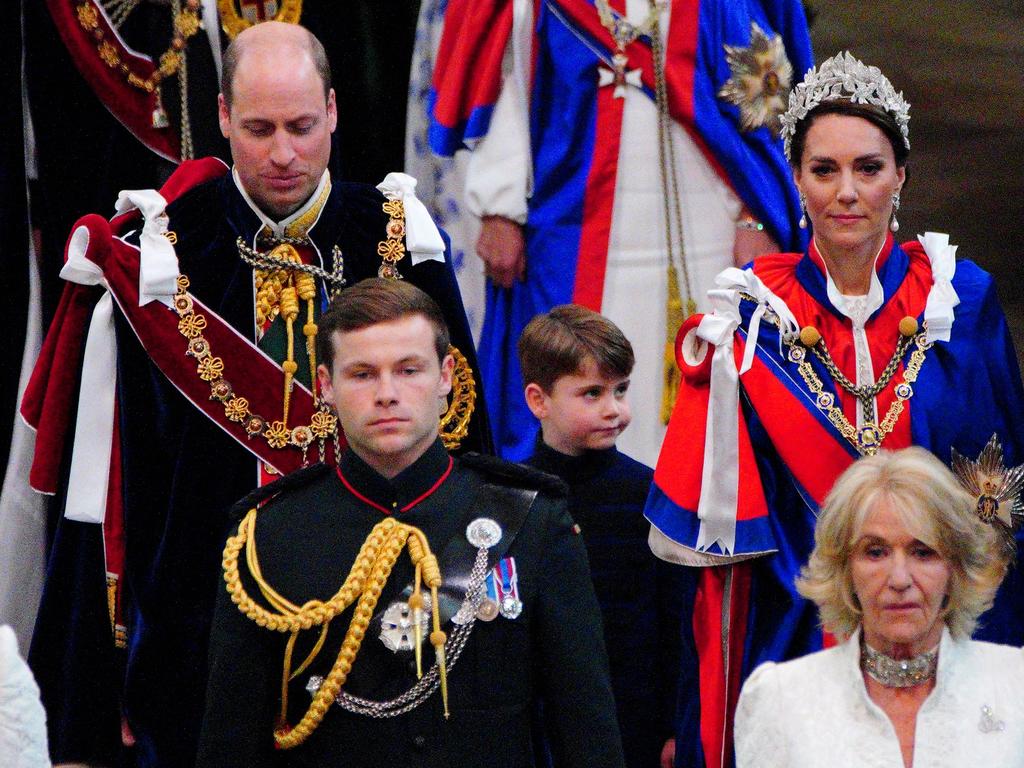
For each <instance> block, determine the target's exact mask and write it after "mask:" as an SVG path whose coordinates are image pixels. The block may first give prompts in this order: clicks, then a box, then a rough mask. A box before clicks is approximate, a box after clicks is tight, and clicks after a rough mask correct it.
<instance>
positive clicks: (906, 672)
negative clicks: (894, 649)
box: [860, 643, 939, 688]
mask: <svg viewBox="0 0 1024 768" xmlns="http://www.w3.org/2000/svg"><path fill="white" fill-rule="evenodd" d="M938 663H939V649H938V647H935V648H933V649H932V650H930V651H926V652H925V653H919V654H918V655H917V656H914V657H912V658H909V659H894V658H892V657H891V656H886V655H885V654H884V653H882V652H881V651H876V650H875V649H874V648H872V647H871V646H870V645H868V644H867V643H861V646H860V668H861V669H863V670H864V671H865V672H867V673H868V676H869V677H871V678H872V679H874V680H876V681H877V682H879V683H881V684H882V685H884V686H885V687H886V688H912V687H914V686H915V685H920V684H921V683H924V682H927V681H928V680H931V679H932V678H934V677H935V670H936V668H937V667H938Z"/></svg>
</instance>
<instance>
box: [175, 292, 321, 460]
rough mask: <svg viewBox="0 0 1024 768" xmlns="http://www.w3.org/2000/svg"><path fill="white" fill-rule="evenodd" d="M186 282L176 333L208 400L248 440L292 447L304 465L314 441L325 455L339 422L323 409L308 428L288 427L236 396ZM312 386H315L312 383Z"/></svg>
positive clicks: (177, 303)
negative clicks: (185, 346) (220, 405)
mask: <svg viewBox="0 0 1024 768" xmlns="http://www.w3.org/2000/svg"><path fill="white" fill-rule="evenodd" d="M188 286H189V280H188V277H186V276H185V275H179V276H178V292H177V294H175V296H174V311H175V312H177V313H178V333H180V334H181V335H182V336H184V337H185V338H186V339H188V350H187V352H186V354H187V355H189V356H190V357H194V358H195V359H196V361H197V363H196V373H197V374H199V378H201V379H202V380H203V381H205V382H208V383H209V385H210V399H211V400H216V401H218V402H220V403H223V405H224V416H225V417H226V418H227V419H228V421H233V422H235V423H236V424H242V425H243V428H244V429H245V433H246V434H247V435H248V436H249V437H250V438H253V437H262V438H263V439H264V440H265V441H266V442H267V444H268V445H269V446H270V447H271V448H277V449H280V448H284V447H286V446H288V445H291V446H294V447H295V448H298V449H300V450H301V451H302V459H303V464H305V460H306V451H307V449H308V448H309V446H310V445H311V444H312V443H313V441H314V440H317V441H319V449H320V457H321V459H323V457H324V455H325V451H324V441H325V440H326V439H327V438H328V437H331V436H336V435H337V426H338V420H337V418H336V417H335V416H334V414H333V413H331V412H330V411H329V410H328V409H327V408H326V407H324V406H321V407H320V409H319V410H317V411H316V412H315V413H314V414H313V416H312V418H311V419H310V423H309V424H308V425H305V424H301V425H299V426H296V427H292V428H289V427H288V426H287V424H286V423H285V421H284V420H282V421H267V420H266V419H265V418H263V417H262V416H260V415H259V414H257V413H254V412H253V411H252V409H251V407H250V404H249V400H248V398H245V397H242V396H240V395H237V394H235V391H234V387H233V386H232V385H231V383H230V382H229V381H228V380H227V379H226V378H225V376H224V374H225V370H224V360H223V359H222V358H219V357H216V356H215V355H214V354H213V350H212V349H211V347H210V342H209V341H207V339H206V337H205V336H203V331H204V330H206V326H207V320H206V316H205V315H202V314H199V313H198V312H196V311H195V308H194V307H195V303H194V299H193V298H192V296H191V295H190V294H189V292H188ZM314 386H315V384H314Z"/></svg>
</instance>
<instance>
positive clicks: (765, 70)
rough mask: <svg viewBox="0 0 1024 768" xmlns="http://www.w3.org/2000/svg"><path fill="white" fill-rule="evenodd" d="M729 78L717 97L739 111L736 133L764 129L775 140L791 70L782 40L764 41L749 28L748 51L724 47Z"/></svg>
mask: <svg viewBox="0 0 1024 768" xmlns="http://www.w3.org/2000/svg"><path fill="white" fill-rule="evenodd" d="M725 58H726V61H728V62H729V69H730V70H731V73H732V77H730V78H729V79H728V80H727V81H726V82H725V85H723V86H722V88H721V90H719V91H718V97H719V98H720V99H724V100H725V101H727V102H729V103H730V104H734V105H735V106H737V107H739V110H740V130H742V131H754V130H756V129H758V128H760V127H761V126H766V127H767V128H768V130H770V131H771V132H772V133H773V134H775V135H776V136H778V135H779V129H780V128H781V127H782V123H781V121H780V120H779V117H780V115H782V113H783V112H785V111H786V107H787V105H788V102H789V91H790V86H791V83H792V79H793V67H792V66H791V65H790V63H789V59H787V58H786V49H785V46H784V45H783V44H782V37H780V36H779V35H775V36H774V37H768V35H766V34H765V33H764V31H763V30H762V29H761V28H760V27H759V26H757V23H756V22H751V25H750V47H748V48H743V47H742V46H738V45H726V46H725Z"/></svg>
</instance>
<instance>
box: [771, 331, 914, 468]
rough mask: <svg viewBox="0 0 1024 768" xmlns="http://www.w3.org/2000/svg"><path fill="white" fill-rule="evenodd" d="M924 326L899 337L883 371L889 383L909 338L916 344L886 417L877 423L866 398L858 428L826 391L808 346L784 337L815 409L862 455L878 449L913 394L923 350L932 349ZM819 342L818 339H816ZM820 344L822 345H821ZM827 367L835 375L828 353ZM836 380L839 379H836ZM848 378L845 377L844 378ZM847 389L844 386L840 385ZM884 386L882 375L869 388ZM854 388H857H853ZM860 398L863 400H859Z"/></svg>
mask: <svg viewBox="0 0 1024 768" xmlns="http://www.w3.org/2000/svg"><path fill="white" fill-rule="evenodd" d="M925 333H926V332H925V330H924V329H922V330H920V331H918V332H917V334H915V335H914V336H913V338H912V339H910V338H908V337H902V338H901V340H900V342H899V344H898V345H897V351H896V354H894V355H893V358H892V360H890V363H889V365H888V366H886V371H889V369H890V368H891V369H892V370H891V371H889V373H888V376H887V378H886V379H885V384H888V383H889V381H890V380H891V379H892V377H893V374H894V372H895V370H896V368H897V367H898V366H899V361H900V360H901V359H902V356H903V355H902V352H905V351H906V349H907V347H908V346H909V344H910V341H911V340H912V341H913V343H914V345H915V346H916V347H917V349H915V350H914V351H913V352H912V353H911V355H910V360H909V361H908V362H907V367H906V369H905V370H904V371H903V381H901V382H899V383H898V384H897V385H896V388H895V392H894V394H895V396H896V397H895V399H894V400H893V401H892V403H891V404H890V405H889V410H888V411H887V412H886V414H885V418H883V419H882V421H881V422H880V423H876V421H875V419H874V418H873V417H874V404H873V403H872V402H871V401H870V400H869V403H870V406H869V407H865V409H864V425H863V426H862V427H860V428H858V427H856V426H854V425H853V424H852V423H850V420H849V419H847V418H846V414H844V413H843V410H842V408H840V407H839V406H838V405H837V404H836V398H835V395H833V394H832V393H831V392H825V391H824V388H823V387H822V384H821V379H819V378H818V374H817V373H815V371H814V367H813V366H812V365H811V363H810V360H809V359H808V356H807V350H808V347H807V346H805V345H804V344H803V343H802V342H801V341H800V340H799V339H793V338H790V339H784V342H785V344H786V346H788V347H789V355H788V357H789V360H790V362H794V363H796V364H797V372H798V373H799V374H800V376H801V378H802V379H803V380H804V383H806V384H807V388H808V389H809V390H810V391H811V394H812V395H814V397H815V401H814V403H815V405H816V406H817V407H818V410H820V411H822V412H823V413H824V414H825V415H826V416H827V417H828V420H829V421H830V422H831V423H832V425H833V426H835V428H836V429H837V430H839V433H840V434H841V435H842V436H843V437H844V438H846V440H848V441H849V442H850V444H851V445H853V447H854V448H856V449H857V452H858V453H859V454H861V455H862V456H872V455H874V454H876V453H878V449H879V448H881V446H882V441H883V440H884V439H885V438H886V437H887V436H888V435H889V433H890V432H892V430H893V428H894V427H895V426H896V421H897V420H898V419H899V417H900V414H902V413H903V410H904V407H905V406H904V403H906V401H907V400H909V399H910V398H911V397H913V396H914V388H913V384H914V383H915V382H916V381H917V377H918V374H919V373H920V372H921V366H922V365H923V364H924V359H925V352H926V351H927V350H929V349H931V346H932V345H931V344H930V343H928V342H927V341H926V340H925ZM819 342H820V339H819ZM822 346H823V345H822ZM810 349H812V350H813V351H814V353H815V355H816V356H817V357H818V358H819V359H822V353H821V352H820V351H819V350H818V348H817V346H814V347H810ZM823 354H824V355H826V356H827V355H828V350H827V349H825V350H824V353H823ZM825 367H826V369H828V371H829V373H830V374H832V376H833V378H834V379H835V374H834V373H833V371H836V372H838V368H836V366H835V363H834V362H833V361H832V359H831V358H830V357H829V358H828V362H827V363H825ZM839 375H840V376H842V378H843V379H846V377H845V376H843V375H842V374H841V373H840V374H839ZM836 381H837V383H840V382H839V381H838V380H836ZM846 381H848V379H846ZM843 388H844V389H848V388H847V387H845V386H844V387H843ZM883 388H884V384H883V383H882V379H879V383H878V384H876V385H874V386H873V387H871V388H870V390H871V391H875V393H876V394H877V393H878V392H881V390H882V389H883ZM855 389H857V388H855ZM851 394H854V395H856V396H857V397H858V398H859V397H860V394H861V393H860V392H859V391H857V392H851ZM862 402H863V400H862Z"/></svg>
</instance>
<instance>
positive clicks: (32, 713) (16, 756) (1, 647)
mask: <svg viewBox="0 0 1024 768" xmlns="http://www.w3.org/2000/svg"><path fill="white" fill-rule="evenodd" d="M0 766H3V768H49V766H50V758H49V755H48V753H47V749H46V714H45V713H44V712H43V705H42V704H40V702H39V687H38V686H37V685H36V681H35V679H34V678H33V677H32V673H31V672H30V671H29V668H28V665H27V664H25V662H24V661H22V659H21V657H20V656H19V655H18V641H17V639H16V638H15V637H14V631H13V630H12V629H11V628H10V627H8V626H7V625H3V626H0Z"/></svg>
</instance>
